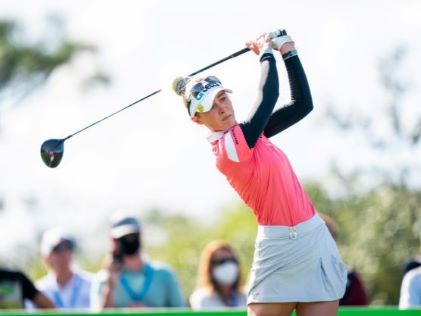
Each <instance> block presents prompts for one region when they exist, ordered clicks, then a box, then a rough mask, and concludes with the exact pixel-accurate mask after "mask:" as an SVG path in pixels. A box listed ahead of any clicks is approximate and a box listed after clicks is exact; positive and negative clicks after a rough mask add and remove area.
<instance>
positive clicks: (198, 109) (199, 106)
mask: <svg viewBox="0 0 421 316" xmlns="http://www.w3.org/2000/svg"><path fill="white" fill-rule="evenodd" d="M196 112H199V113H202V112H203V104H202V103H200V104H199V105H198V106H197V110H196Z"/></svg>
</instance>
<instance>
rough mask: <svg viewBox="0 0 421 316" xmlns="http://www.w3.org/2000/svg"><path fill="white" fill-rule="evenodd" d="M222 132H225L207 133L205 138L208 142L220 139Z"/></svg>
mask: <svg viewBox="0 0 421 316" xmlns="http://www.w3.org/2000/svg"><path fill="white" fill-rule="evenodd" d="M224 134H225V132H212V133H210V134H209V135H208V137H206V139H207V140H208V142H209V143H213V142H214V141H217V140H218V139H220V138H221V137H222V136H223V135H224Z"/></svg>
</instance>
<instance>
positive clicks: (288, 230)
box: [257, 213, 325, 239]
mask: <svg viewBox="0 0 421 316" xmlns="http://www.w3.org/2000/svg"><path fill="white" fill-rule="evenodd" d="M324 223H325V222H324V220H323V219H322V218H321V217H320V216H319V215H318V214H317V213H316V214H315V215H314V216H313V217H312V218H310V219H308V220H306V221H305V222H302V223H299V224H298V225H296V226H281V225H273V226H272V225H270V226H269V225H259V226H257V238H263V239H264V238H290V239H297V237H298V235H303V234H306V233H308V232H310V231H312V230H313V229H315V228H317V227H318V226H320V225H322V224H324Z"/></svg>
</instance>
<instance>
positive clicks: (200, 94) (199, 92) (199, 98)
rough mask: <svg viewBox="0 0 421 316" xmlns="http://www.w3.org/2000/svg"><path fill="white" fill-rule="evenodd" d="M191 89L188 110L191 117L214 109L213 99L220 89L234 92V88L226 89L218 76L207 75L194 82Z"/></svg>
mask: <svg viewBox="0 0 421 316" xmlns="http://www.w3.org/2000/svg"><path fill="white" fill-rule="evenodd" d="M192 84H193V86H192V87H191V88H190V89H189V90H190V97H189V105H188V110H189V114H190V117H194V116H195V114H196V113H198V112H199V113H203V112H208V111H210V110H211V109H212V106H213V100H214V99H215V97H216V95H217V94H218V93H219V92H220V91H225V92H229V93H232V90H230V89H225V88H224V87H223V86H222V83H221V82H220V81H219V79H218V78H216V77H214V76H209V77H206V78H205V79H203V80H201V81H199V82H193V83H192Z"/></svg>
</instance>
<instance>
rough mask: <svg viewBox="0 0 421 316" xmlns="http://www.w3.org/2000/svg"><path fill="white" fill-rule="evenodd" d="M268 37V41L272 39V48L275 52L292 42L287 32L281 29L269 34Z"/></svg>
mask: <svg viewBox="0 0 421 316" xmlns="http://www.w3.org/2000/svg"><path fill="white" fill-rule="evenodd" d="M268 36H269V38H270V39H272V46H273V48H274V49H276V50H279V49H280V48H281V47H282V45H284V44H285V43H288V42H293V40H292V38H291V36H289V35H288V34H287V32H286V31H285V30H282V29H279V30H276V31H274V32H270V33H269V35H268Z"/></svg>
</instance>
